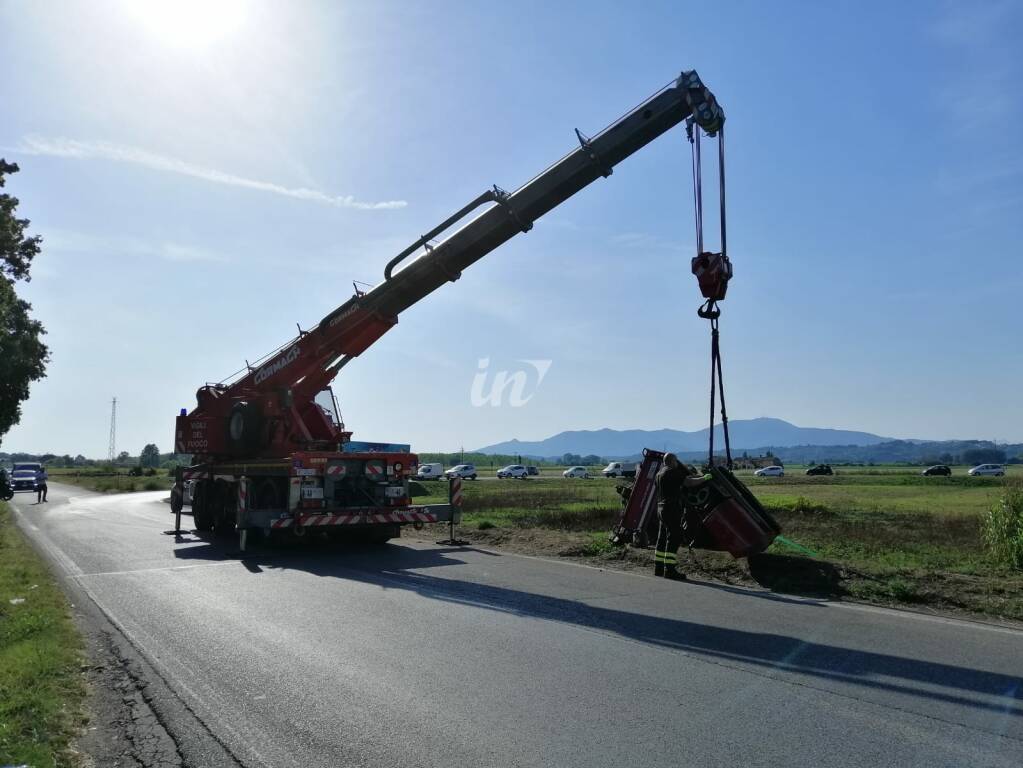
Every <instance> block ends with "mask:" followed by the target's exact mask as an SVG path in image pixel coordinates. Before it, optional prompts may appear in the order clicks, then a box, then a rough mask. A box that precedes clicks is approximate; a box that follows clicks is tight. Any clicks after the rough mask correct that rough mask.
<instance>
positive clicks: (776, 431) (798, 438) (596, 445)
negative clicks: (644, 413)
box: [478, 418, 892, 459]
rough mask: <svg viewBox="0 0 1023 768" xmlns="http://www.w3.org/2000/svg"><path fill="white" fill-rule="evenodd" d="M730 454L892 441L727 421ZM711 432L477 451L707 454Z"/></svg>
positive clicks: (586, 433)
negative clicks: (670, 452)
mask: <svg viewBox="0 0 1023 768" xmlns="http://www.w3.org/2000/svg"><path fill="white" fill-rule="evenodd" d="M728 434H729V437H730V438H731V443H732V451H733V452H736V451H739V452H742V451H743V450H747V451H753V450H755V449H757V448H759V447H761V446H771V447H775V448H780V447H791V446H808V445H813V446H871V445H877V444H879V443H884V442H887V441H890V440H891V439H892V438H889V437H881V436H880V435H874V434H871V433H870V432H855V431H852V430H847V429H820V428H817V427H797V426H796V425H795V424H790V423H789V422H787V421H783V420H782V419H770V418H760V419H736V420H734V421H730V422H729V423H728ZM707 437H708V430H707V429H700V430H697V431H695V432H685V431H682V430H679V429H655V430H644V429H626V430H615V429H597V430H573V431H569V432H560V433H558V434H556V435H553V436H552V437H548V438H547V439H546V440H537V441H524V440H508V441H506V442H503V443H495V444H494V445H488V446H485V447H483V448H480V449H479V450H478V453H492V454H502V455H509V456H515V455H521V456H530V457H534V458H548V457H553V456H563V455H564V454H566V453H571V454H578V455H581V456H583V455H587V454H593V455H596V456H603V457H605V458H614V459H617V458H629V457H631V456H636V455H638V454H639V453H641V452H642V450H643V449H644V448H655V449H657V450H661V451H664V450H667V451H674V452H675V453H686V454H688V453H693V452H695V451H706V450H707ZM714 443H715V446H720V447H721V448H722V449H723V448H724V434H723V432H722V430H721V427H720V425H718V427H717V428H716V429H715V430H714Z"/></svg>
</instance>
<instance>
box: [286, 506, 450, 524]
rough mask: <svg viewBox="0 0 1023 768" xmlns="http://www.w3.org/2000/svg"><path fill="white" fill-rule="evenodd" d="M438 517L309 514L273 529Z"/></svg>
mask: <svg viewBox="0 0 1023 768" xmlns="http://www.w3.org/2000/svg"><path fill="white" fill-rule="evenodd" d="M436 522H437V515H435V514H434V513H432V512H419V511H417V510H414V509H410V510H406V511H403V512H375V513H373V514H366V515H359V514H354V515H353V514H349V513H346V514H341V515H330V514H315V513H314V514H308V515H298V516H296V517H286V518H281V519H278V520H274V521H273V522H272V523H271V524H270V527H271V528H291V527H299V528H306V527H310V528H320V527H325V526H331V525H366V524H370V525H372V524H374V523H378V524H385V523H436Z"/></svg>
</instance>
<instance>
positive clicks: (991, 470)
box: [966, 464, 1005, 477]
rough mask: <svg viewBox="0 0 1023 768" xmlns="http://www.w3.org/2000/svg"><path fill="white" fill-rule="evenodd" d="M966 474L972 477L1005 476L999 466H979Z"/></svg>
mask: <svg viewBox="0 0 1023 768" xmlns="http://www.w3.org/2000/svg"><path fill="white" fill-rule="evenodd" d="M966 474H968V475H972V476H973V477H1002V476H1003V475H1004V474H1005V467H1003V466H1002V465H1001V464H979V465H978V466H976V467H974V468H973V469H971V470H970V471H969V472H967V473H966Z"/></svg>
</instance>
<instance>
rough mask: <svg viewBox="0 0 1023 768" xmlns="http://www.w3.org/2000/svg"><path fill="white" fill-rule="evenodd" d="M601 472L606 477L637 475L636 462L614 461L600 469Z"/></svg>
mask: <svg viewBox="0 0 1023 768" xmlns="http://www.w3.org/2000/svg"><path fill="white" fill-rule="evenodd" d="M600 474H602V475H603V476H604V477H635V476H636V463H635V462H630V461H612V462H611V463H610V464H608V465H607V466H606V467H604V468H603V469H602V470H600Z"/></svg>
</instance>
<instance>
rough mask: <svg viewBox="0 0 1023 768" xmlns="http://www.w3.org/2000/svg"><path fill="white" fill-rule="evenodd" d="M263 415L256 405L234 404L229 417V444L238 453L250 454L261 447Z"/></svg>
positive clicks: (246, 403) (244, 402) (243, 402)
mask: <svg viewBox="0 0 1023 768" xmlns="http://www.w3.org/2000/svg"><path fill="white" fill-rule="evenodd" d="M262 427H263V414H262V413H260V411H259V406H258V405H257V404H256V403H250V402H246V401H244V400H243V401H241V402H238V403H235V404H234V407H233V408H232V409H231V415H230V416H228V417H227V444H228V445H229V446H231V448H233V449H235V450H237V451H244V452H249V451H253V450H256V449H258V448H259V447H260V445H259V437H260V432H261V431H262Z"/></svg>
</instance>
